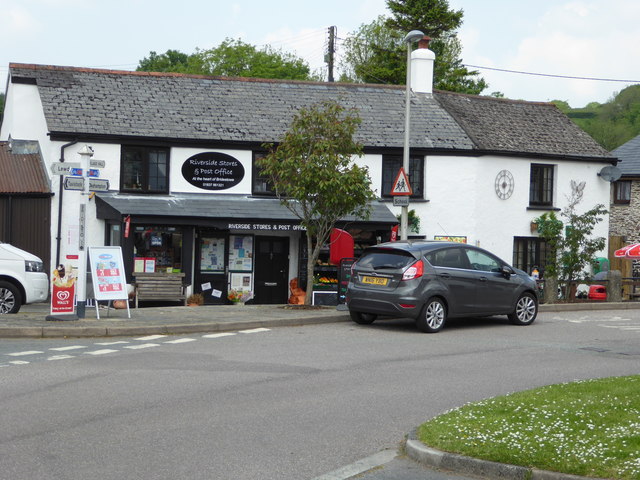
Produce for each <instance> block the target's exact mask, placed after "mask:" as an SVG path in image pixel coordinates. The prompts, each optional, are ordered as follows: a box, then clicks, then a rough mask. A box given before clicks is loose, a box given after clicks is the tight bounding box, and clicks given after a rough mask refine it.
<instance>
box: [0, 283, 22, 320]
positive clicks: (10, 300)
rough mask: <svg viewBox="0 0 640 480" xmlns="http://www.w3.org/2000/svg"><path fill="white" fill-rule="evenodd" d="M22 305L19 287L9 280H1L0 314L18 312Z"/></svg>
mask: <svg viewBox="0 0 640 480" xmlns="http://www.w3.org/2000/svg"><path fill="white" fill-rule="evenodd" d="M21 305H22V299H21V298H20V292H19V291H18V289H17V288H16V287H15V286H13V284H11V283H9V282H0V314H2V313H18V311H19V310H20V306H21Z"/></svg>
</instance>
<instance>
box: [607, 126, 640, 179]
mask: <svg viewBox="0 0 640 480" xmlns="http://www.w3.org/2000/svg"><path fill="white" fill-rule="evenodd" d="M611 153H612V154H613V155H615V156H616V157H618V158H619V159H620V163H618V165H617V166H618V168H620V170H622V175H624V176H640V135H638V136H637V137H635V138H632V139H631V140H629V141H628V142H627V143H625V144H623V145H620V146H619V147H618V148H616V149H615V150H613V151H612V152H611Z"/></svg>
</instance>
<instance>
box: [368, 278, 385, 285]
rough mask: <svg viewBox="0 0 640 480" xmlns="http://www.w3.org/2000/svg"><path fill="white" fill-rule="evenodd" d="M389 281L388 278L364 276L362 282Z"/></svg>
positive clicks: (376, 282)
mask: <svg viewBox="0 0 640 480" xmlns="http://www.w3.org/2000/svg"><path fill="white" fill-rule="evenodd" d="M388 282H389V279H388V278H381V277H362V283H370V284H371V285H386V284H387V283H388Z"/></svg>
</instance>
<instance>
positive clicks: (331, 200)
mask: <svg viewBox="0 0 640 480" xmlns="http://www.w3.org/2000/svg"><path fill="white" fill-rule="evenodd" d="M360 122H361V120H360V117H359V115H358V113H357V112H356V111H354V110H347V109H345V108H344V107H343V106H341V105H340V104H338V103H337V102H335V101H325V102H321V103H319V104H315V105H312V106H310V107H308V108H303V109H301V110H300V111H299V112H298V113H297V114H296V115H295V116H294V118H293V121H292V123H291V126H290V127H289V130H288V131H287V132H286V133H285V134H284V137H283V138H282V141H281V142H280V144H278V145H277V146H275V145H273V144H265V145H264V146H265V148H267V149H268V151H269V153H268V154H267V155H266V156H265V157H263V158H262V159H260V160H258V162H257V163H258V167H259V168H260V169H261V171H262V173H263V174H264V175H266V176H267V177H268V178H269V179H270V181H271V183H272V185H273V188H274V189H275V191H276V194H277V196H278V198H279V199H280V202H281V203H282V204H283V205H284V206H286V207H287V208H288V209H289V210H290V211H291V212H292V213H293V214H294V215H295V216H296V217H297V218H299V219H300V224H301V225H302V226H303V227H304V228H305V229H306V231H307V251H308V260H307V291H306V297H305V304H306V305H310V304H311V298H312V291H311V290H312V285H313V268H314V265H315V264H316V261H317V260H318V257H319V255H320V250H321V248H322V247H323V246H324V245H325V244H326V243H327V242H328V241H329V237H330V234H331V230H332V229H333V228H334V225H335V224H336V222H337V221H338V220H339V219H340V218H343V217H345V216H347V215H353V216H355V217H357V218H364V219H366V218H368V216H369V214H370V205H369V202H370V201H371V200H373V199H374V198H375V195H374V193H373V191H372V190H371V180H370V178H369V174H368V169H367V168H366V167H361V166H358V165H356V164H355V163H354V162H353V157H354V156H361V155H362V145H361V144H359V143H358V142H356V141H355V140H354V138H353V136H354V134H355V132H356V130H357V128H358V126H359V125H360ZM314 242H315V243H314Z"/></svg>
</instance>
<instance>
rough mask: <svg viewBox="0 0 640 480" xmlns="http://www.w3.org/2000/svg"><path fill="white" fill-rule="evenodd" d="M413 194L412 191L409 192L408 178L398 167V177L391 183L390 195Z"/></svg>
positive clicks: (402, 169)
mask: <svg viewBox="0 0 640 480" xmlns="http://www.w3.org/2000/svg"><path fill="white" fill-rule="evenodd" d="M411 194H413V190H411V184H410V183H409V177H407V174H406V173H404V168H403V167H400V170H398V176H397V177H396V179H395V181H394V182H393V187H392V188H391V195H411Z"/></svg>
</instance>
